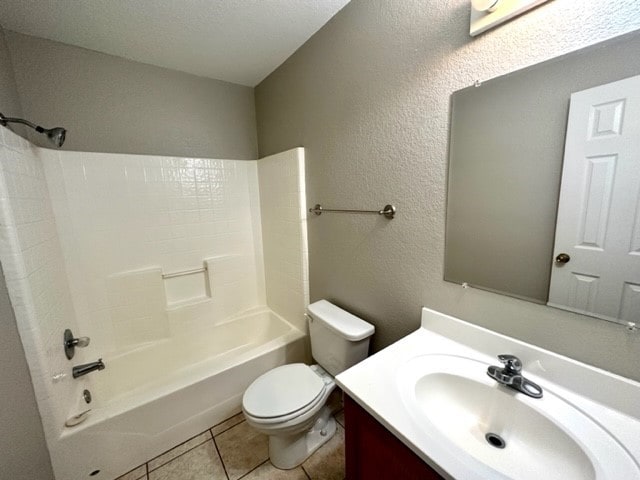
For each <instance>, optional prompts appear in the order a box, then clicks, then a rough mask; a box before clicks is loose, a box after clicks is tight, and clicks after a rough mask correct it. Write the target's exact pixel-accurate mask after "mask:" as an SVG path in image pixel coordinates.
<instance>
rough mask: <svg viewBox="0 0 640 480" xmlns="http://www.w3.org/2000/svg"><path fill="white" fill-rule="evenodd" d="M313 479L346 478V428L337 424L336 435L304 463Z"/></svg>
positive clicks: (336, 479)
mask: <svg viewBox="0 0 640 480" xmlns="http://www.w3.org/2000/svg"><path fill="white" fill-rule="evenodd" d="M302 468H304V470H305V471H306V472H307V474H308V475H309V477H311V480H342V479H343V478H344V475H345V473H344V428H342V426H340V425H337V430H336V433H335V435H334V436H333V437H332V438H331V440H329V441H328V442H327V443H325V444H324V445H323V446H322V447H320V448H319V449H318V450H317V451H316V452H315V453H314V454H313V455H311V457H309V458H308V459H307V460H306V461H305V462H304V463H303V464H302Z"/></svg>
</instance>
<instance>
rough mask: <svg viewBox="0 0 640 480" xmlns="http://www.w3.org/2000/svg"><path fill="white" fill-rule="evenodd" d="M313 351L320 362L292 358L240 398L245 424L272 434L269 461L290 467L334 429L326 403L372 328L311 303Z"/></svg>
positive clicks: (362, 351)
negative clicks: (305, 361) (299, 361)
mask: <svg viewBox="0 0 640 480" xmlns="http://www.w3.org/2000/svg"><path fill="white" fill-rule="evenodd" d="M307 312H308V315H307V317H308V321H309V335H310V337H311V355H312V356H313V359H314V361H316V362H317V365H311V366H308V365H305V364H304V363H293V364H288V365H282V366H280V367H277V368H274V369H273V370H270V371H268V372H267V373H265V374H263V375H261V376H260V377H258V378H257V379H256V380H255V381H254V382H253V383H252V384H251V385H249V388H247V390H246V391H245V393H244V396H243V397H242V411H243V413H244V416H245V418H246V419H247V423H249V425H251V426H252V427H254V428H255V429H256V430H258V431H260V432H262V433H264V434H266V435H268V436H269V457H270V459H271V463H272V464H273V465H274V466H275V467H277V468H280V469H284V470H288V469H291V468H294V467H297V466H298V465H300V464H301V463H302V462H304V461H305V460H306V459H307V458H308V457H309V456H310V455H311V454H312V453H313V452H315V451H316V450H317V449H318V448H320V447H321V446H322V445H323V444H324V443H325V442H327V441H328V440H329V439H331V437H332V436H333V434H334V433H335V432H336V421H335V419H334V418H333V416H332V415H331V410H330V408H329V407H328V406H326V405H325V403H326V401H327V398H328V397H329V395H330V394H331V392H332V391H333V389H334V388H335V386H336V384H335V381H334V379H333V377H334V376H335V375H337V374H338V373H340V372H343V371H344V370H346V369H348V368H349V367H351V366H352V365H355V364H356V363H358V362H360V361H362V360H364V359H365V358H366V357H367V355H368V352H369V339H370V337H371V335H373V332H374V327H373V325H371V324H370V323H368V322H365V321H364V320H362V319H361V318H358V317H356V316H355V315H352V314H350V313H349V312H347V311H345V310H342V309H341V308H339V307H337V306H335V305H333V304H331V303H329V302H328V301H326V300H320V301H318V302H315V303H312V304H311V305H309V306H308V307H307Z"/></svg>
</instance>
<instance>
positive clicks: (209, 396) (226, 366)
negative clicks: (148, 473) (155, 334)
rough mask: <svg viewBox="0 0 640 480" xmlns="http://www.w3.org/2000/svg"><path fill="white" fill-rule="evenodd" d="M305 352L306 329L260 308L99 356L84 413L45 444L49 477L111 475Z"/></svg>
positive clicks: (185, 433) (236, 407)
mask: <svg viewBox="0 0 640 480" xmlns="http://www.w3.org/2000/svg"><path fill="white" fill-rule="evenodd" d="M307 359H308V349H307V338H306V335H305V334H304V333H303V332H301V331H300V330H298V329H296V328H295V327H293V326H292V325H291V324H290V323H288V322H287V321H286V320H284V319H283V318H282V317H280V316H278V315H277V314H275V313H274V312H272V311H271V310H269V309H267V308H259V309H254V310H252V311H250V312H248V313H247V314H245V315H243V316H241V317H238V318H235V319H233V320H230V321H227V322H225V323H222V324H219V325H216V326H214V327H211V328H209V329H206V330H199V331H197V332H193V333H190V334H182V335H178V336H174V337H172V338H170V339H167V340H163V341H159V342H154V343H152V344H149V345H144V346H142V347H140V348H137V349H135V350H132V351H130V352H127V353H126V354H122V355H119V356H115V357H111V358H105V364H106V367H107V368H106V369H105V370H103V371H101V372H99V373H97V374H95V382H94V387H93V388H92V393H93V396H94V399H95V400H94V401H93V402H92V403H91V408H92V411H91V413H90V415H89V417H88V419H87V420H86V421H85V422H83V423H82V424H80V425H78V426H76V427H72V428H64V431H63V432H62V434H61V435H60V438H59V441H57V442H55V445H52V446H50V448H51V457H52V462H53V464H54V471H55V474H56V478H57V479H58V480H84V479H100V480H113V479H114V478H116V477H118V476H119V475H122V474H123V473H126V472H128V471H129V470H131V469H133V468H135V467H137V466H138V465H140V464H142V463H144V462H146V461H148V460H150V459H151V458H153V457H155V456H157V455H159V454H161V453H163V452H164V451H166V450H168V449H170V448H172V447H173V446H175V445H177V444H178V443H180V442H182V441H184V440H186V439H188V438H190V437H192V436H194V435H197V434H199V433H201V432H203V431H205V430H206V429H207V428H210V427H211V426H213V425H214V424H216V423H219V422H220V421H222V420H224V419H226V418H228V417H230V416H231V415H233V414H235V413H238V412H239V411H240V407H241V400H242V394H243V393H244V390H245V389H246V388H247V387H248V386H249V384H250V383H251V382H252V381H253V380H254V379H255V378H256V377H258V376H259V375H261V374H262V373H264V372H266V371H268V370H270V369H272V368H274V367H276V366H278V365H282V364H285V363H291V362H302V361H306V360H307ZM96 471H98V473H95V472H96ZM92 473H93V475H92Z"/></svg>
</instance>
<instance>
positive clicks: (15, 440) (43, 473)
mask: <svg viewBox="0 0 640 480" xmlns="http://www.w3.org/2000/svg"><path fill="white" fill-rule="evenodd" d="M0 365H2V368H1V369H0V465H1V466H2V467H1V471H0V477H1V478H7V479H9V478H10V479H11V480H34V479H38V480H47V479H52V478H53V471H52V469H51V460H50V458H49V451H48V450H47V446H46V444H45V440H44V432H43V430H42V423H41V422H40V413H39V412H38V407H37V405H36V398H35V394H34V393H33V386H32V385H31V375H30V374H29V369H28V368H27V361H26V360H25V356H24V350H23V349H22V343H21V342H20V337H19V336H18V328H17V327H16V317H15V315H14V314H13V308H12V307H11V302H10V300H9V294H8V292H7V286H6V284H5V281H4V274H3V273H2V270H1V269H0Z"/></svg>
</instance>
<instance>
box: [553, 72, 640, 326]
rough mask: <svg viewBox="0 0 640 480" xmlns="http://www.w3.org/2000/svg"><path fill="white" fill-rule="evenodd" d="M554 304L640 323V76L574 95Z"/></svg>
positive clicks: (558, 227)
mask: <svg viewBox="0 0 640 480" xmlns="http://www.w3.org/2000/svg"><path fill="white" fill-rule="evenodd" d="M551 260H552V261H553V262H554V266H553V268H552V273H551V286H550V289H549V302H548V304H549V305H550V306H553V307H558V308H564V309H567V310H572V311H575V312H579V313H588V314H589V315H594V316H597V317H600V318H604V319H607V320H613V321H621V320H622V321H626V322H640V76H636V77H631V78H627V79H625V80H621V81H618V82H613V83H609V84H606V85H601V86H599V87H595V88H591V89H588V90H583V91H581V92H577V93H574V94H573V95H571V106H570V110H569V121H568V125H567V136H566V144H565V154H564V164H563V171H562V187H561V191H560V203H559V207H558V220H557V225H556V238H555V248H554V258H553V259H551Z"/></svg>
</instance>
